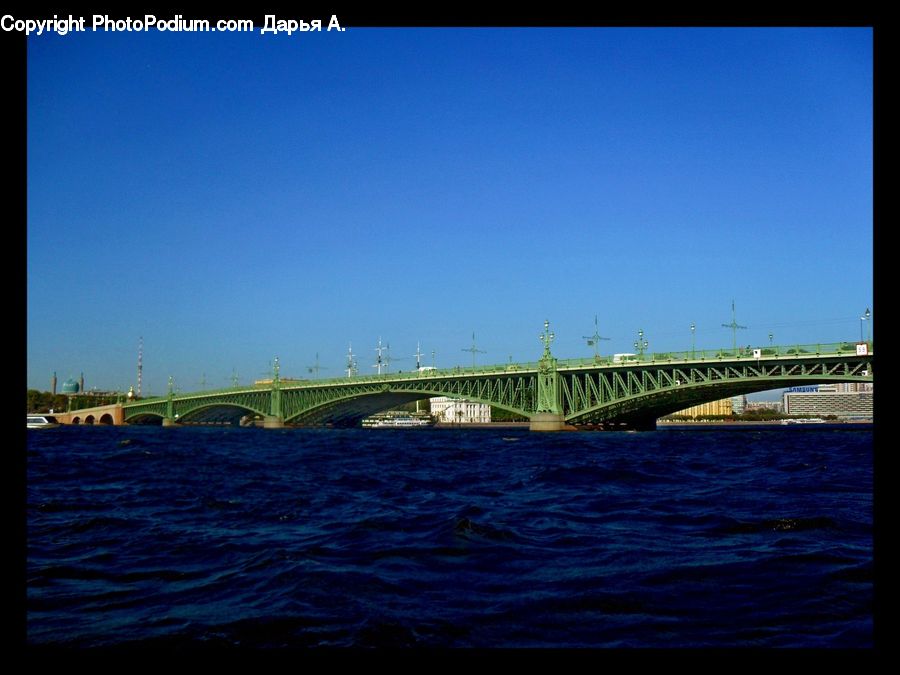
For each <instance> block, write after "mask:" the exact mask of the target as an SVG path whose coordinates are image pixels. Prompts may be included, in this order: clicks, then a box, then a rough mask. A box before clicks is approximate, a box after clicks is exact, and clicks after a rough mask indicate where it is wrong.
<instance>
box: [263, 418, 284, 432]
mask: <svg viewBox="0 0 900 675" xmlns="http://www.w3.org/2000/svg"><path fill="white" fill-rule="evenodd" d="M283 428H284V418H282V417H279V416H278V415H266V416H265V417H263V429H283Z"/></svg>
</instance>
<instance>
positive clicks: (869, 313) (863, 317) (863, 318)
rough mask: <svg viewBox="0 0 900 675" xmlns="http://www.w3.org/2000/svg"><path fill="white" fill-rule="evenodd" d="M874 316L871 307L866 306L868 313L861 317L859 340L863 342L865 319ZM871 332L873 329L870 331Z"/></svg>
mask: <svg viewBox="0 0 900 675" xmlns="http://www.w3.org/2000/svg"><path fill="white" fill-rule="evenodd" d="M870 316H872V312H870V311H869V308H868V307H866V313H865V314H863V315H862V316H861V317H859V341H860V342H863V321H868V320H869V317H870ZM870 333H871V331H870Z"/></svg>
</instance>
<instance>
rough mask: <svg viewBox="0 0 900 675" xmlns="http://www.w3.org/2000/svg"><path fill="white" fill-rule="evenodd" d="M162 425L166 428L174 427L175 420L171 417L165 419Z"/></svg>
mask: <svg viewBox="0 0 900 675" xmlns="http://www.w3.org/2000/svg"><path fill="white" fill-rule="evenodd" d="M162 425H163V426H164V427H174V426H175V420H173V419H172V418H171V417H163V421H162Z"/></svg>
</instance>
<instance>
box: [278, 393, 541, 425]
mask: <svg viewBox="0 0 900 675" xmlns="http://www.w3.org/2000/svg"><path fill="white" fill-rule="evenodd" d="M434 396H449V397H450V398H465V399H466V400H468V401H473V402H475V403H485V404H487V405H492V406H494V407H497V408H502V409H503V410H508V411H509V412H512V413H515V414H517V415H522V416H523V417H528V413H527V412H525V411H524V410H520V409H518V408H512V407H510V406H508V405H503V404H502V403H497V402H496V401H491V400H487V399H484V398H479V397H477V396H469V395H454V394H449V393H447V392H444V391H429V390H424V389H406V388H402V387H380V388H377V389H374V388H373V389H371V390H367V391H351V392H343V393H335V395H334V396H333V397H332V398H331V399H329V400H327V401H322V402H321V403H319V404H318V405H314V406H312V407H308V408H304V409H301V410H298V411H297V412H294V413H293V414H292V415H291V416H290V417H286V418H285V420H284V421H285V423H290V424H299V425H312V426H315V425H323V424H330V425H333V426H340V427H352V426H358V424H359V422H360V421H361V420H363V419H364V418H366V417H369V416H370V415H374V414H375V413H379V412H383V411H385V410H390V409H391V408H395V407H397V406H399V405H404V404H406V403H412V402H413V401H419V400H422V399H426V398H431V397H434Z"/></svg>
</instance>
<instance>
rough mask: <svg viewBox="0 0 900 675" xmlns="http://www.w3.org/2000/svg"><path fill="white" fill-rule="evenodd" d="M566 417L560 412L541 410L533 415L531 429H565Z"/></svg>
mask: <svg viewBox="0 0 900 675" xmlns="http://www.w3.org/2000/svg"><path fill="white" fill-rule="evenodd" d="M566 428H567V425H566V418H565V416H564V415H562V414H560V413H551V412H539V413H535V414H534V415H532V416H531V425H530V426H529V427H528V429H529V431H564V430H566Z"/></svg>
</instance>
